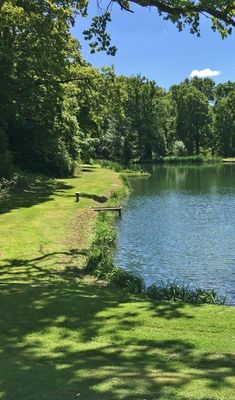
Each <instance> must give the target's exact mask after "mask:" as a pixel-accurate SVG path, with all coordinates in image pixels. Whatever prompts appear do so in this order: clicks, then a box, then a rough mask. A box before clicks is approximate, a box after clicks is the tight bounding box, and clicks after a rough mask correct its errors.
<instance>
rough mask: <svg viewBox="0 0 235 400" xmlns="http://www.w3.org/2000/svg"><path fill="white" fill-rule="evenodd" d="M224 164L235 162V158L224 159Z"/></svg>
mask: <svg viewBox="0 0 235 400" xmlns="http://www.w3.org/2000/svg"><path fill="white" fill-rule="evenodd" d="M223 162H235V157H230V158H223Z"/></svg>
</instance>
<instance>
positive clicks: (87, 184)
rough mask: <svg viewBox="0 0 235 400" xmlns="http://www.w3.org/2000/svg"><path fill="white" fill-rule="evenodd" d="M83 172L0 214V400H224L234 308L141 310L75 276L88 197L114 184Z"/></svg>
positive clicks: (228, 397) (89, 219) (233, 384)
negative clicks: (78, 196)
mask: <svg viewBox="0 0 235 400" xmlns="http://www.w3.org/2000/svg"><path fill="white" fill-rule="evenodd" d="M85 169H86V170H87V171H86V172H84V173H83V174H82V176H81V177H79V178H74V179H64V180H56V181H48V182H46V181H45V182H44V183H43V184H40V185H35V188H34V189H32V190H31V191H30V192H26V193H23V194H21V193H19V194H18V195H16V196H15V198H14V200H12V201H11V202H10V203H9V207H8V208H7V209H5V211H4V212H3V213H2V214H1V215H0V222H1V223H0V252H1V258H0V260H1V275H0V279H1V283H0V289H1V290H0V304H1V312H0V399H1V400H70V399H71V400H73V399H74V400H75V399H81V400H83V399H84V400H119V399H125V400H144V399H145V400H158V399H160V400H171V399H172V400H173V399H180V400H189V399H191V400H219V399H220V400H222V399H223V400H234V399H235V378H234V377H235V309H234V308H232V307H222V306H189V305H187V306H186V305H183V304H173V303H157V302H154V301H153V302H151V301H147V300H146V299H145V298H144V297H141V296H131V295H128V294H126V293H124V292H122V291H121V290H118V289H115V288H112V287H109V286H106V285H105V284H104V283H99V282H96V281H95V280H94V279H93V280H92V279H89V278H87V277H86V278H84V277H83V276H82V275H81V274H79V271H80V267H81V265H82V262H84V254H85V250H86V249H87V247H88V246H89V242H90V240H91V233H92V226H93V222H94V214H93V213H92V212H91V211H90V210H89V208H88V207H89V206H91V205H96V204H97V202H96V201H95V200H93V199H92V198H88V197H89V195H91V194H92V195H96V196H108V194H109V193H110V191H111V190H115V189H116V188H118V187H119V186H120V185H121V183H120V181H119V178H118V175H117V174H116V173H115V172H112V171H108V170H104V169H100V168H88V167H86V168H85ZM75 191H80V192H83V193H86V194H87V197H83V198H81V201H80V202H79V203H75V199H74V192H75ZM96 200H98V198H96ZM71 271H72V272H73V273H70V272H71ZM76 271H77V272H78V273H76Z"/></svg>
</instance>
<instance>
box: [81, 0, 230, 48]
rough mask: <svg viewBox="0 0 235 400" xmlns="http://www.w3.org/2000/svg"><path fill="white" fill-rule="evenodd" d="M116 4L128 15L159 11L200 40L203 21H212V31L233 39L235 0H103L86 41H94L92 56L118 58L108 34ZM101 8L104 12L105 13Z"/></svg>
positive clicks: (98, 5)
mask: <svg viewBox="0 0 235 400" xmlns="http://www.w3.org/2000/svg"><path fill="white" fill-rule="evenodd" d="M88 3H89V2H88ZM114 3H117V4H118V5H119V6H120V7H121V9H122V10H124V11H128V12H133V9H132V6H133V5H134V4H135V5H139V6H142V7H150V8H155V9H156V10H157V12H158V14H159V15H160V16H162V17H163V19H165V20H170V21H171V22H173V23H174V24H176V26H177V28H178V30H179V31H182V30H183V29H184V28H185V26H186V25H188V26H190V32H191V33H193V34H196V35H197V36H200V22H201V17H204V18H208V19H210V20H211V28H212V30H213V31H218V32H219V33H220V34H221V37H222V38H225V37H227V36H228V35H230V34H231V33H232V29H233V27H235V1H234V0H231V1H228V0H217V1H211V0H199V1H194V0H165V1H164V0H162V1H159V0H130V1H126V0H111V1H106V0H103V1H102V0H100V1H97V7H98V9H99V11H100V15H96V16H95V17H93V20H92V24H91V26H90V28H89V29H88V30H86V31H85V32H84V34H85V39H87V40H89V41H90V47H91V52H92V53H94V52H95V51H100V50H106V51H107V53H108V54H111V55H114V54H115V52H116V48H115V47H114V46H112V45H111V38H110V35H109V34H108V33H107V31H106V28H107V24H108V22H110V21H111V16H112V5H113V4H114ZM101 6H102V10H103V11H101ZM93 39H94V40H93Z"/></svg>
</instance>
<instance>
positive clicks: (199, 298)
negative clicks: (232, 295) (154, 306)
mask: <svg viewBox="0 0 235 400" xmlns="http://www.w3.org/2000/svg"><path fill="white" fill-rule="evenodd" d="M146 295H147V297H148V298H150V299H154V300H159V301H162V300H167V301H175V302H183V303H189V304H220V305H221V304H224V303H225V298H224V297H219V296H218V295H217V293H216V291H215V290H214V289H201V288H198V289H191V288H190V287H189V286H185V285H178V284H177V283H167V284H165V285H161V286H157V285H154V284H153V285H151V286H150V287H148V288H147V290H146Z"/></svg>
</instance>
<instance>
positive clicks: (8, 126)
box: [0, 0, 235, 176]
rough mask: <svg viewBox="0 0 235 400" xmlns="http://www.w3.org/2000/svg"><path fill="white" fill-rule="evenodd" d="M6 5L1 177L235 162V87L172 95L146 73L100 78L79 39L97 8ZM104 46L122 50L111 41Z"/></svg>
mask: <svg viewBox="0 0 235 400" xmlns="http://www.w3.org/2000/svg"><path fill="white" fill-rule="evenodd" d="M119 3H120V2H119ZM130 3H131V2H129V3H127V2H123V3H121V4H120V5H121V6H122V7H123V8H125V9H126V8H127V9H128V8H129V7H130ZM138 3H139V4H140V3H141V4H142V5H146V4H147V2H138ZM152 3H158V2H154V1H153V2H152ZM164 3H165V4H168V6H169V5H172V4H173V3H175V4H176V3H177V4H178V5H179V6H180V5H182V6H183V5H185V4H186V3H188V2H186V1H178V2H176V1H175V2H173V1H172V2H171V1H167V2H164ZM201 3H202V2H201ZM203 3H204V4H205V3H208V2H206V1H205V2H203ZM222 3H224V2H222V1H221V2H220V4H221V6H222ZM0 4H1V12H0V39H1V40H0V87H1V91H0V160H1V163H0V176H8V175H10V174H11V172H12V170H13V168H14V167H16V166H17V167H20V168H23V169H27V170H30V171H39V172H44V173H47V174H50V175H54V176H65V175H70V174H72V173H73V171H74V168H75V166H76V162H77V160H80V161H86V162H89V161H90V160H92V159H111V160H115V161H119V162H122V163H125V164H129V163H130V162H133V161H138V160H146V159H149V160H151V159H154V158H158V159H159V158H161V157H163V156H171V155H177V154H182V153H183V154H185V155H198V154H201V153H203V154H208V155H222V156H234V155H235V153H234V148H235V138H234V118H235V116H234V112H233V110H234V107H235V105H234V88H235V83H234V82H226V83H223V84H219V85H215V82H214V81H212V80H211V79H199V78H193V79H191V80H189V79H186V80H185V81H184V82H182V83H180V84H178V85H174V86H173V87H172V88H170V90H169V91H168V92H167V91H165V90H164V89H163V88H161V87H159V86H158V85H157V83H156V82H155V81H152V80H149V79H147V78H146V77H143V76H141V75H137V76H131V77H125V76H118V75H116V73H115V70H114V68H102V69H101V70H97V69H95V68H94V67H92V66H91V65H89V64H88V63H87V62H86V61H85V60H84V59H83V58H82V56H81V54H80V44H79V42H78V41H77V40H76V39H75V38H73V37H72V35H71V32H70V28H71V26H72V25H73V24H74V21H75V18H76V16H77V15H78V14H79V15H86V13H87V8H86V7H87V5H88V1H87V0H84V1H79V2H78V1H77V0H63V1H61V0H40V1H39V0H8V1H7V0H6V1H1V3H0ZM161 4H163V2H162V3H161ZM195 4H197V5H198V4H199V2H197V3H195ZM211 4H212V3H211ZM152 5H154V4H152ZM155 5H156V4H155ZM99 21H101V20H99V19H98V20H97V24H99ZM106 22H107V21H105V20H103V25H101V28H100V29H101V31H100V32H98V34H102V29H103V28H104V30H105V28H106V25H105V24H106ZM94 26H95V25H94ZM97 26H98V25H97ZM87 35H88V36H89V32H87ZM102 40H103V42H102ZM98 46H100V49H102V48H103V49H105V48H108V49H109V50H108V51H109V52H110V53H112V51H113V49H112V45H111V42H110V41H109V39H108V37H107V36H103V37H102V39H101V41H100V42H99V44H98ZM93 50H95V47H93Z"/></svg>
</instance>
